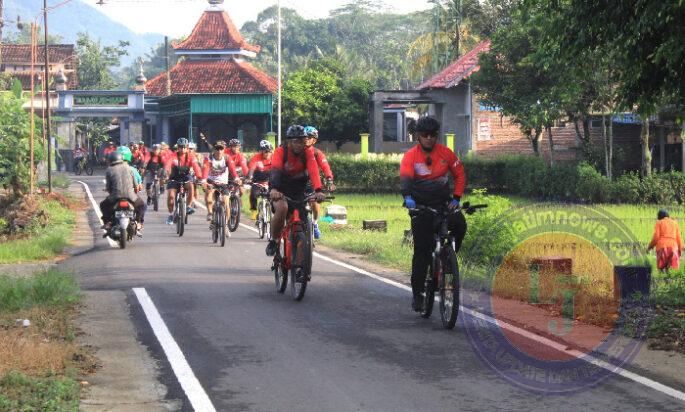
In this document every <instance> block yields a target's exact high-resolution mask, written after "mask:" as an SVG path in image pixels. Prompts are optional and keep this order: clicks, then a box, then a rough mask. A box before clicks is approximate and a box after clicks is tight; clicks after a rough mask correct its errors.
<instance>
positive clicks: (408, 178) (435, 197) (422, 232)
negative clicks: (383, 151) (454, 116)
mask: <svg viewBox="0 0 685 412" xmlns="http://www.w3.org/2000/svg"><path fill="white" fill-rule="evenodd" d="M439 132H440V123H439V122H438V121H437V120H435V119H434V118H432V117H422V118H420V119H419V121H418V122H417V124H416V133H417V135H418V139H419V144H417V145H416V146H414V147H413V148H411V149H410V150H409V151H407V153H405V155H404V157H403V158H402V163H401V165H400V180H401V184H402V196H404V206H405V207H407V208H408V209H415V208H416V206H417V205H423V206H428V207H432V208H434V209H443V210H444V209H445V208H449V210H452V211H456V210H458V208H459V204H460V201H461V197H462V195H463V194H464V189H465V187H466V175H465V173H464V165H463V164H462V163H461V161H460V160H459V158H458V157H457V156H456V155H455V154H454V152H452V150H450V149H449V148H448V147H447V146H444V145H441V144H439V143H437V139H438V136H439ZM449 175H452V177H453V178H454V190H452V191H450V187H449V180H448V176H449ZM447 224H448V227H449V230H450V232H451V233H452V234H453V235H454V237H455V240H456V245H455V252H457V251H459V248H460V247H461V242H462V240H463V239H464V235H465V234H466V219H464V215H463V214H462V213H461V212H459V213H451V214H449V216H448V220H447ZM411 231H412V235H413V238H414V256H413V258H412V271H411V287H412V292H413V294H414V299H413V302H412V308H413V309H414V310H415V311H417V312H419V311H421V305H422V302H423V300H422V299H421V294H422V293H423V289H424V282H425V280H426V274H427V272H428V266H429V264H430V259H431V253H432V251H433V234H434V228H433V215H432V214H430V213H419V214H418V215H416V216H415V217H412V219H411Z"/></svg>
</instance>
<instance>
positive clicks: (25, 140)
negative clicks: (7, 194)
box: [0, 93, 42, 196]
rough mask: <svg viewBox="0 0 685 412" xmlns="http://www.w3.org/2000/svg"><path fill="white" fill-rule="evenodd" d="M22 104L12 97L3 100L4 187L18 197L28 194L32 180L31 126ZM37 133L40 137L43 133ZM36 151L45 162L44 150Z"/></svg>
mask: <svg viewBox="0 0 685 412" xmlns="http://www.w3.org/2000/svg"><path fill="white" fill-rule="evenodd" d="M22 104H23V100H21V99H17V98H16V97H15V96H14V94H12V93H5V94H2V95H1V96H0V185H2V186H3V187H5V188H7V189H10V190H11V191H12V192H13V194H14V195H15V196H20V195H22V194H23V193H26V191H27V189H28V186H29V180H30V175H29V173H30V168H29V163H30V162H29V160H30V150H29V149H30V147H29V136H30V133H31V122H30V117H29V114H28V113H27V112H26V110H24V109H23V108H22ZM36 129H37V130H36V135H37V136H39V135H40V129H38V128H36ZM34 150H35V157H34V159H36V160H39V159H41V158H42V146H41V145H36V146H35V149H34Z"/></svg>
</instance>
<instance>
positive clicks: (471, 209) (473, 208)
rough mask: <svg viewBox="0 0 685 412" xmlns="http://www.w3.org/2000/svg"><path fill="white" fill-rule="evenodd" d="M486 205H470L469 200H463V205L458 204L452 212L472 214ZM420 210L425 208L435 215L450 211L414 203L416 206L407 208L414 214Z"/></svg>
mask: <svg viewBox="0 0 685 412" xmlns="http://www.w3.org/2000/svg"><path fill="white" fill-rule="evenodd" d="M486 207H488V205H486V204H479V205H471V204H470V203H469V202H465V203H464V204H463V205H460V206H459V208H458V209H457V210H455V211H454V212H455V213H456V212H460V211H463V212H464V213H466V214H467V215H472V214H474V213H476V211H477V210H478V209H485V208H486ZM421 210H427V211H429V212H431V213H433V214H436V215H438V214H448V213H450V211H449V210H438V209H434V208H432V207H429V206H423V205H416V208H414V209H409V214H410V215H415V214H416V213H418V212H419V211H421Z"/></svg>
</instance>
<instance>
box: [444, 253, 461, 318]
mask: <svg viewBox="0 0 685 412" xmlns="http://www.w3.org/2000/svg"><path fill="white" fill-rule="evenodd" d="M440 258H441V259H440V260H441V262H442V276H441V281H440V285H439V289H440V317H441V318H442V326H444V327H445V329H453V328H454V325H455V324H456V323H457V316H459V289H460V287H461V285H460V282H459V264H458V263H457V255H456V254H455V253H454V250H452V247H451V246H448V247H446V248H445V249H444V250H443V253H442V255H441V256H440Z"/></svg>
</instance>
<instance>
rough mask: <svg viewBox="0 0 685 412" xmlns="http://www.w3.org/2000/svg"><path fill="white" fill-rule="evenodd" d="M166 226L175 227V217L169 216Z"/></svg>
mask: <svg viewBox="0 0 685 412" xmlns="http://www.w3.org/2000/svg"><path fill="white" fill-rule="evenodd" d="M166 224H167V225H173V224H174V215H169V216H168V217H167V218H166Z"/></svg>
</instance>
